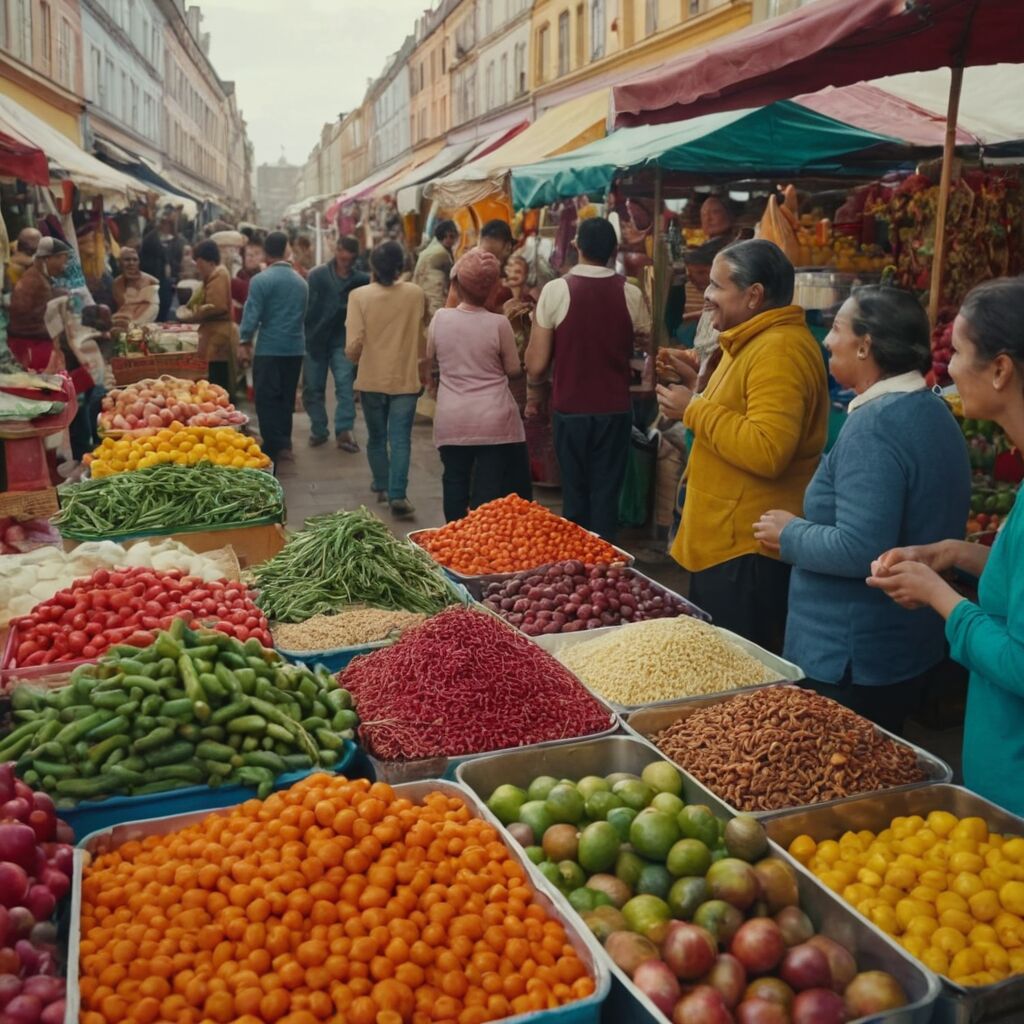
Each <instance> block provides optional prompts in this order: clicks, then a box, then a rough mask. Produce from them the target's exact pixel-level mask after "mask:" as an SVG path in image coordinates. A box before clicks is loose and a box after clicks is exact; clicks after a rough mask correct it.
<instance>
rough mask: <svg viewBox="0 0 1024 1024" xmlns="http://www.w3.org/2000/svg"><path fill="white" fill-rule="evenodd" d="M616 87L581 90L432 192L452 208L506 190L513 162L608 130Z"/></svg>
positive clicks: (436, 185)
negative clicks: (583, 93)
mask: <svg viewBox="0 0 1024 1024" xmlns="http://www.w3.org/2000/svg"><path fill="white" fill-rule="evenodd" d="M610 93H611V90H610V89H598V90H597V91H596V92H591V93H587V94H586V95H585V96H577V97H576V99H573V100H568V101H567V102H565V103H562V104H559V105H558V106H557V107H552V108H551V109H550V110H546V111H545V112H544V113H543V114H541V116H540V117H538V118H537V120H536V121H534V122H533V124H531V125H530V126H529V128H526V129H525V130H524V131H522V132H520V133H519V134H518V135H516V136H515V137H514V138H512V139H510V140H509V141H508V142H506V143H505V145H504V146H499V147H498V148H497V149H495V150H493V151H492V152H490V153H488V154H486V155H485V156H482V157H480V158H479V159H477V160H474V161H472V162H471V163H468V164H463V165H462V166H461V167H459V168H458V169H457V170H455V171H453V172H452V173H451V174H449V175H447V176H446V177H444V178H441V179H439V180H437V181H435V182H433V183H432V184H431V185H429V186H428V187H427V190H426V192H427V195H428V196H429V198H431V199H435V200H436V201H437V202H439V203H440V204H441V206H443V207H446V208H448V209H452V208H456V207H459V206H469V205H470V204H472V203H475V202H479V201H480V200H481V199H484V198H486V197H487V196H489V195H494V194H495V193H498V192H501V191H503V190H504V184H505V176H506V175H507V174H508V172H509V171H510V170H511V169H512V168H513V167H519V166H522V165H524V164H530V163H534V162H535V161H537V160H543V159H545V158H546V157H549V156H557V155H559V154H560V153H569V152H571V151H572V150H574V149H579V147H580V146H585V145H586V144H587V143H588V142H594V141H595V140H596V139H603V138H604V136H605V134H606V132H607V124H608V109H609V107H608V104H609V99H610Z"/></svg>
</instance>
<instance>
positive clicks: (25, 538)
mask: <svg viewBox="0 0 1024 1024" xmlns="http://www.w3.org/2000/svg"><path fill="white" fill-rule="evenodd" d="M59 543H60V534H59V533H57V531H56V530H55V529H54V528H53V526H52V525H51V524H50V522H49V520H46V519H19V518H17V517H16V516H2V517H0V555H20V554H25V553H26V552H28V551H35V550H36V548H41V547H47V546H48V545H52V544H59Z"/></svg>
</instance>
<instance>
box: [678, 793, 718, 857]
mask: <svg viewBox="0 0 1024 1024" xmlns="http://www.w3.org/2000/svg"><path fill="white" fill-rule="evenodd" d="M676 820H677V821H678V822H679V829H680V831H681V832H682V833H683V836H684V837H685V838H686V839H699V840H700V841H701V842H702V843H703V844H704V845H705V846H706V847H707V848H708V849H709V850H710V849H711V848H712V847H713V846H716V845H717V844H718V840H719V837H720V835H721V832H720V827H719V823H718V819H717V818H716V817H715V816H714V815H713V814H712V813H711V809H710V808H709V807H705V806H704V804H687V805H686V807H684V808H683V809H682V810H681V811H680V812H679V814H678V815H677V816H676Z"/></svg>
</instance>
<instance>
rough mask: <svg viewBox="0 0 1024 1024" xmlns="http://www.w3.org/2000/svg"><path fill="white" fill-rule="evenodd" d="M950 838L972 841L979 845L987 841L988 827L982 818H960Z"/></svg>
mask: <svg viewBox="0 0 1024 1024" xmlns="http://www.w3.org/2000/svg"><path fill="white" fill-rule="evenodd" d="M950 836H951V837H952V838H953V839H973V840H974V841H975V842H979V843H981V842H984V841H985V840H986V839H988V825H986V824H985V819H984V818H977V817H974V818H961V819H960V821H959V823H958V824H957V825H956V827H955V828H954V829H953V831H952V832H951V833H950Z"/></svg>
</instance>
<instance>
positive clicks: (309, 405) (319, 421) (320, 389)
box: [302, 347, 356, 438]
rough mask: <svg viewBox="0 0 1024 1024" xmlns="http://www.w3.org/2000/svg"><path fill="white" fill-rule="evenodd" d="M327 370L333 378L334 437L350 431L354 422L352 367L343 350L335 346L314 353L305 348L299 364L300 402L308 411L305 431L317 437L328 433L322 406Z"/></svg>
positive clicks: (354, 370) (353, 376) (325, 412)
mask: <svg viewBox="0 0 1024 1024" xmlns="http://www.w3.org/2000/svg"><path fill="white" fill-rule="evenodd" d="M328 370H330V372H331V374H332V375H333V377H334V398H335V401H336V405H335V407H334V433H335V436H337V435H338V434H343V433H344V432H345V431H346V430H351V429H352V426H353V424H354V423H355V421H356V400H355V394H354V393H353V391H352V381H353V379H354V378H355V375H356V368H355V366H354V365H353V364H352V363H350V362H349V360H348V359H347V358H346V356H345V349H344V348H338V347H335V348H332V349H330V350H329V351H327V352H318V353H316V354H315V355H314V354H313V353H311V352H308V351H307V352H306V357H305V361H304V362H303V364H302V380H303V385H302V404H303V405H304V406H305V407H306V412H307V413H309V432H310V434H311V435H312V436H313V437H317V438H321V437H327V436H328V435H329V431H328V429H327V409H326V407H325V405H324V396H325V394H326V392H327V371H328Z"/></svg>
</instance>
